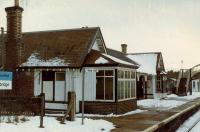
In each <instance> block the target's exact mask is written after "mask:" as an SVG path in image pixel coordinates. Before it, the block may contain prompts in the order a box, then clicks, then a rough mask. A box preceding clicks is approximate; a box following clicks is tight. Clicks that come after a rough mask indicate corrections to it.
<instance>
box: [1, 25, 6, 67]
mask: <svg viewBox="0 0 200 132" xmlns="http://www.w3.org/2000/svg"><path fill="white" fill-rule="evenodd" d="M4 40H5V35H4V28H3V27H1V37H0V52H1V54H0V56H1V58H0V60H1V66H2V68H3V69H4V66H5V41H4Z"/></svg>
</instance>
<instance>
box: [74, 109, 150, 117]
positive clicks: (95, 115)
mask: <svg viewBox="0 0 200 132" xmlns="http://www.w3.org/2000/svg"><path fill="white" fill-rule="evenodd" d="M145 111H147V110H140V109H137V110H134V111H130V112H127V113H125V114H119V115H116V114H113V113H112V114H108V115H99V114H84V116H85V117H121V116H127V115H133V114H138V113H142V112H145ZM76 116H77V117H81V114H76Z"/></svg>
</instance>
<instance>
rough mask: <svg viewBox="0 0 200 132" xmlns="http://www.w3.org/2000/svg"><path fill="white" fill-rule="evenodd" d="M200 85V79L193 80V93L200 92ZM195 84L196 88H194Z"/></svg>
mask: <svg viewBox="0 0 200 132" xmlns="http://www.w3.org/2000/svg"><path fill="white" fill-rule="evenodd" d="M198 83H199V80H198V79H196V80H192V91H193V92H200V87H199V85H198ZM194 84H195V86H194Z"/></svg>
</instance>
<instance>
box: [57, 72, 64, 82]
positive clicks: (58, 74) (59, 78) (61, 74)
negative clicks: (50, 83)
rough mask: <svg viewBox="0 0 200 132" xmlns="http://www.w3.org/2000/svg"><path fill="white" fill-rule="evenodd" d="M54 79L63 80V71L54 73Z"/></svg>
mask: <svg viewBox="0 0 200 132" xmlns="http://www.w3.org/2000/svg"><path fill="white" fill-rule="evenodd" d="M56 81H65V73H64V72H59V73H56Z"/></svg>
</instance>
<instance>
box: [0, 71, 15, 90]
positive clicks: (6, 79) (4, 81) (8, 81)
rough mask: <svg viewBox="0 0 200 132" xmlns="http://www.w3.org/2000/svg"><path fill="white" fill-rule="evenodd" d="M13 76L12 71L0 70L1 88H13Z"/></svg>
mask: <svg viewBox="0 0 200 132" xmlns="http://www.w3.org/2000/svg"><path fill="white" fill-rule="evenodd" d="M12 78H13V73H12V72H0V90H11V89H12Z"/></svg>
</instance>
